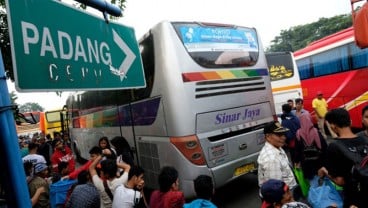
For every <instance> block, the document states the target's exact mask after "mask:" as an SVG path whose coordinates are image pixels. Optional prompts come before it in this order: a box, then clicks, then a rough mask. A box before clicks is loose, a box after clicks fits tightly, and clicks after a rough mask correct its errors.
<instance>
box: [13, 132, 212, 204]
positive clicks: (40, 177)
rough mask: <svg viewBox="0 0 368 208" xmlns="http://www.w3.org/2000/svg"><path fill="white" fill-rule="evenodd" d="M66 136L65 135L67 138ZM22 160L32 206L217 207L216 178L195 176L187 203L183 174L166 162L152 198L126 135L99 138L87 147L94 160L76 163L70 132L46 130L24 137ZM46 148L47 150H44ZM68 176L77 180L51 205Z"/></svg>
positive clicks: (21, 142)
mask: <svg viewBox="0 0 368 208" xmlns="http://www.w3.org/2000/svg"><path fill="white" fill-rule="evenodd" d="M63 138H67V139H68V140H67V139H63ZM19 142H20V145H21V151H24V152H25V153H24V155H23V158H22V160H23V164H24V170H25V173H26V176H27V183H28V189H29V193H30V196H31V199H30V200H31V203H32V206H33V207H39V208H43V207H47V208H48V207H67V208H79V207H86V208H87V207H88V208H94V207H101V208H102V207H104V208H109V207H110V208H111V207H112V208H118V207H119V208H121V207H123V208H133V207H135V208H137V207H152V208H155V207H157V208H179V207H180V208H181V207H186V208H194V207H208V208H214V207H216V206H215V205H214V204H213V203H212V202H211V198H212V196H213V194H214V185H213V182H212V178H211V177H210V176H207V175H199V176H198V177H197V178H196V179H195V180H194V181H193V183H194V188H195V191H196V193H197V198H196V199H194V200H193V201H191V202H188V203H185V198H184V193H183V192H182V191H180V189H179V173H178V171H177V170H176V169H175V167H171V166H165V167H163V168H162V169H161V172H160V174H159V177H158V179H157V180H158V184H159V189H158V190H154V191H153V192H152V194H150V195H149V196H148V197H147V196H145V194H147V193H151V192H144V191H143V190H144V170H143V169H142V168H141V167H139V166H137V165H136V164H135V163H134V156H133V153H132V151H131V149H130V147H129V144H128V142H127V141H126V140H125V138H124V137H122V136H116V137H114V138H112V139H111V140H109V139H108V138H107V137H101V138H100V140H99V141H98V144H96V146H94V147H92V148H91V149H90V151H89V154H90V159H89V160H88V161H87V162H86V163H85V164H83V165H81V166H80V167H78V168H76V162H75V159H74V157H73V154H72V151H71V148H70V144H71V142H70V140H69V137H63V135H62V134H60V133H56V134H55V135H54V138H53V139H52V140H48V139H47V138H46V136H45V135H43V134H42V133H41V134H39V135H34V136H33V138H31V139H29V142H25V141H23V139H22V138H20V141H19ZM46 149H47V151H46ZM64 180H74V181H76V183H75V184H72V185H71V186H70V188H69V190H68V192H67V195H66V199H65V201H63V203H61V204H53V206H51V204H52V201H51V187H52V185H53V184H56V183H58V182H60V181H64Z"/></svg>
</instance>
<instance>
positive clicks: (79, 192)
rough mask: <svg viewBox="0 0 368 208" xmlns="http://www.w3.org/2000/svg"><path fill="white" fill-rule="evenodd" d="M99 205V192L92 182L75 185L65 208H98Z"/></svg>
mask: <svg viewBox="0 0 368 208" xmlns="http://www.w3.org/2000/svg"><path fill="white" fill-rule="evenodd" d="M100 206H101V200H100V193H99V192H98V190H97V188H96V187H95V186H94V185H93V184H92V183H86V184H81V185H77V186H76V187H75V188H74V190H73V192H72V194H71V195H70V198H69V200H68V202H67V203H66V206H65V207H66V208H84V207H88V208H99V207H100Z"/></svg>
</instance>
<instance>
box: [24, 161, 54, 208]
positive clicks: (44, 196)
mask: <svg viewBox="0 0 368 208" xmlns="http://www.w3.org/2000/svg"><path fill="white" fill-rule="evenodd" d="M34 174H35V176H34V177H33V178H32V179H31V181H30V182H29V183H28V189H29V193H30V195H31V197H32V198H33V196H34V195H35V194H37V192H38V191H37V190H38V189H39V188H41V187H44V192H42V193H38V194H40V195H39V197H38V200H36V201H35V202H34V203H35V205H34V206H33V207H41V208H49V207H50V200H49V198H50V195H49V193H50V189H49V184H48V182H47V181H46V178H47V177H48V167H47V165H46V164H45V163H37V164H36V165H34ZM32 201H33V200H32Z"/></svg>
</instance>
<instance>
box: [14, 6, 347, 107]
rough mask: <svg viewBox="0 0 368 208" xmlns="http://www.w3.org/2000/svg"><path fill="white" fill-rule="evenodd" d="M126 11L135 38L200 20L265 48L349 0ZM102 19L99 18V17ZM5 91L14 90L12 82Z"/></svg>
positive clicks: (21, 98) (31, 98)
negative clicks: (160, 26) (252, 33)
mask: <svg viewBox="0 0 368 208" xmlns="http://www.w3.org/2000/svg"><path fill="white" fill-rule="evenodd" d="M126 1H127V4H126V9H125V10H124V11H123V17H122V18H120V19H119V20H118V22H120V23H122V24H124V25H126V26H130V27H132V28H134V30H135V34H136V37H137V39H139V38H140V37H141V36H142V35H143V34H145V33H146V32H147V31H148V30H149V28H151V27H153V26H154V25H155V24H157V23H159V22H160V21H163V20H172V21H203V22H213V23H226V24H235V25H240V26H247V27H255V28H256V29H257V30H258V32H259V36H260V38H261V41H262V42H263V46H264V47H268V46H269V45H270V43H271V40H273V39H274V38H275V37H276V36H278V35H279V34H280V32H281V30H288V29H289V28H290V27H293V26H298V25H304V24H308V23H312V22H315V21H318V19H320V18H322V17H325V18H329V17H333V16H336V15H340V14H347V13H350V11H351V7H350V1H349V0H307V1H306V0H279V1H272V0H256V1H254V0H252V1H251V0H221V1H220V0H180V1H179V0H126ZM101 16H102V15H101ZM7 83H8V90H9V92H11V91H16V90H15V87H14V83H11V82H9V81H8V82H7ZM69 93H70V92H63V93H62V96H61V97H59V96H57V95H56V93H55V92H47V93H46V92H42V93H31V92H27V93H19V92H16V94H17V96H18V99H17V103H18V104H24V103H26V102H37V103H39V104H40V105H41V106H42V107H44V108H45V110H55V109H59V108H61V107H62V106H63V105H64V104H65V100H66V98H67V96H68V94H69Z"/></svg>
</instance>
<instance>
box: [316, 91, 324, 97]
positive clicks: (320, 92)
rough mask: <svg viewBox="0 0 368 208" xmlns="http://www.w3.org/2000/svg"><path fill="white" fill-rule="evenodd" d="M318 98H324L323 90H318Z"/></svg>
mask: <svg viewBox="0 0 368 208" xmlns="http://www.w3.org/2000/svg"><path fill="white" fill-rule="evenodd" d="M317 98H318V99H322V98H323V93H322V91H318V92H317Z"/></svg>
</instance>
